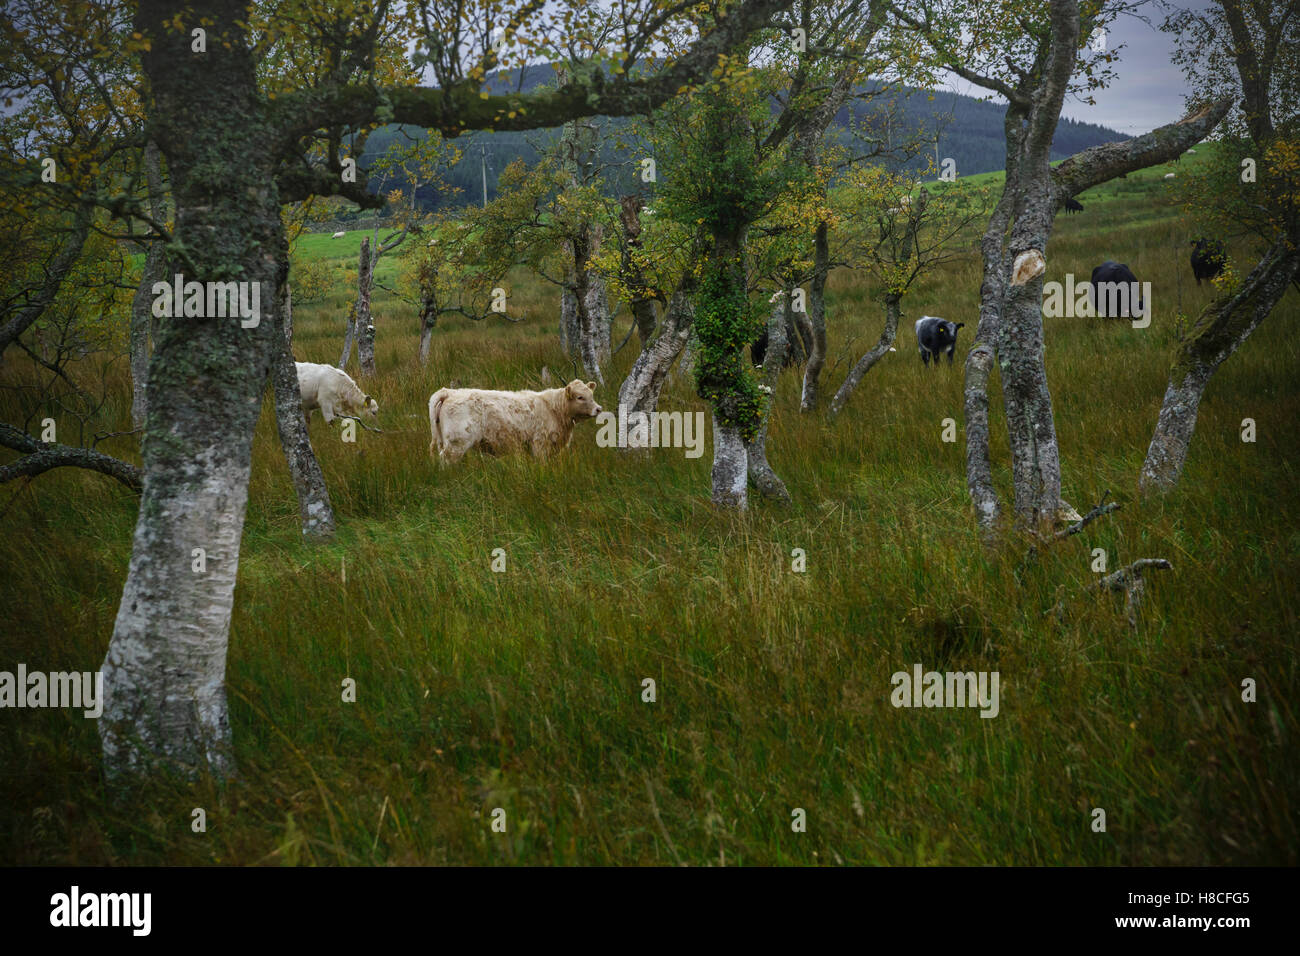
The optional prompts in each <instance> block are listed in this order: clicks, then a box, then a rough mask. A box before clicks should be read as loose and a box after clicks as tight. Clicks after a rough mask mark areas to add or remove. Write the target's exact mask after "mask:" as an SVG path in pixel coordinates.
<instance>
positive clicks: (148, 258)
mask: <svg viewBox="0 0 1300 956" xmlns="http://www.w3.org/2000/svg"><path fill="white" fill-rule="evenodd" d="M144 171H145V182H146V183H147V184H148V190H149V215H150V217H151V218H152V219H153V221H154V222H162V221H163V215H164V213H163V196H162V173H161V171H160V170H159V168H158V147H157V146H156V145H155V144H154V143H152V142H150V143H147V144H145V148H144ZM166 261H167V256H166V249H164V248H163V243H162V241H161V240H159V239H155V240H153V241H152V242H150V243H149V248H148V250H147V251H146V252H145V256H144V269H143V270H142V271H141V273H140V285H139V286H137V287H136V290H135V297H134V298H133V299H132V301H131V427H133V428H137V429H139V428H144V420H145V414H146V411H147V409H148V392H147V390H146V386H147V385H148V381H149V333H150V331H151V330H152V328H153V284H154V283H155V282H158V281H160V280H161V279H162V278H163V267H164V266H165V265H166Z"/></svg>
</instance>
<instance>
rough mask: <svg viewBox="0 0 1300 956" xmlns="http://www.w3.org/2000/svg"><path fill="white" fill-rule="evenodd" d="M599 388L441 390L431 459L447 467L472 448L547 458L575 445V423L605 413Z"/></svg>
mask: <svg viewBox="0 0 1300 956" xmlns="http://www.w3.org/2000/svg"><path fill="white" fill-rule="evenodd" d="M595 387H596V383H595V382H583V381H581V380H580V379H576V378H575V379H574V380H573V381H572V382H570V383H569V384H568V385H565V386H564V387H563V388H548V389H546V390H545V391H542V392H532V391H520V392H498V391H490V390H488V389H484V388H443V389H439V390H438V391H436V392H434V393H433V395H431V396H430V397H429V430H430V431H431V432H432V433H433V440H432V441H431V442H430V443H429V454H430V455H432V454H433V453H434V452H435V451H437V453H438V457H439V458H440V459H441V460H442V461H443V462H445V463H455V462H458V461H460V460H461V458H463V457H465V453H466V452H467V451H469V450H470V449H471V448H479V449H480V450H482V451H484V452H486V453H487V454H489V455H498V454H505V453H508V452H512V451H521V450H523V449H527V450H528V451H530V452H532V454H533V456H534V457H536V458H543V457H545V456H546V455H548V454H550V453H551V452H553V451H555V450H557V449H559V448H564V447H566V446H567V445H568V444H569V442H570V441H571V440H572V438H573V426H574V423H575V422H578V421H581V420H582V419H585V418H595V417H596V416H597V415H599V414H600V411H601V408H600V406H599V405H597V404H596V398H595V395H594V394H593V389H595Z"/></svg>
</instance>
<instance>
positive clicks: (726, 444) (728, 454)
mask: <svg viewBox="0 0 1300 956" xmlns="http://www.w3.org/2000/svg"><path fill="white" fill-rule="evenodd" d="M748 460H749V458H748V455H746V453H745V442H744V441H743V440H742V439H741V437H740V429H739V428H737V427H735V426H734V425H722V424H720V423H719V422H718V415H717V412H714V413H713V468H712V470H711V472H710V478H711V480H712V485H713V491H712V495H711V497H712V501H713V503H714V504H715V505H717V506H718V507H720V508H731V509H734V510H736V511H744V510H745V509H746V508H747V507H748V505H749V499H748V494H747V486H746V483H745V478H746V475H747V473H748V468H747V464H748Z"/></svg>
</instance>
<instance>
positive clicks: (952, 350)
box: [948, 345, 957, 365]
mask: <svg viewBox="0 0 1300 956" xmlns="http://www.w3.org/2000/svg"><path fill="white" fill-rule="evenodd" d="M956 351H957V346H956V345H954V346H953V347H952V348H950V349H948V364H949V365H951V364H952V354H953V353H954V352H956Z"/></svg>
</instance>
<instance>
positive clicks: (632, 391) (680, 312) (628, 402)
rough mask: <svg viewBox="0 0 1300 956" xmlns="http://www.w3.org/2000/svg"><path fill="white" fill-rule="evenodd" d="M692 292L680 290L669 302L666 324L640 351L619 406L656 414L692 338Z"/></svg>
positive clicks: (619, 398) (684, 289) (621, 390)
mask: <svg viewBox="0 0 1300 956" xmlns="http://www.w3.org/2000/svg"><path fill="white" fill-rule="evenodd" d="M690 295H691V291H690V289H689V288H683V289H679V290H678V291H677V292H676V293H674V295H673V297H672V300H671V301H670V302H669V303H668V310H667V311H666V312H665V313H664V319H663V322H662V323H661V324H660V326H659V330H658V333H657V334H656V335H655V336H654V339H653V340H652V341H651V342H650V344H649V345H647V346H646V347H645V348H643V349H642V350H641V354H640V355H638V356H637V360H636V362H635V363H634V364H633V365H632V370H631V371H630V372H628V373H627V378H625V379H624V380H623V384H622V386H620V387H619V390H618V404H619V406H620V407H622V408H625V409H626V410H627V414H631V413H632V412H647V413H649V412H653V411H655V410H656V409H657V408H658V407H659V393H660V391H661V390H662V389H663V385H664V381H665V380H666V379H667V378H668V372H669V370H670V369H671V368H672V367H673V363H674V362H675V361H677V357H678V356H679V355H681V354H682V350H683V349H685V348H686V342H687V340H688V339H689V338H690V335H691V321H692V319H693V314H692V312H691V300H690Z"/></svg>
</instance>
